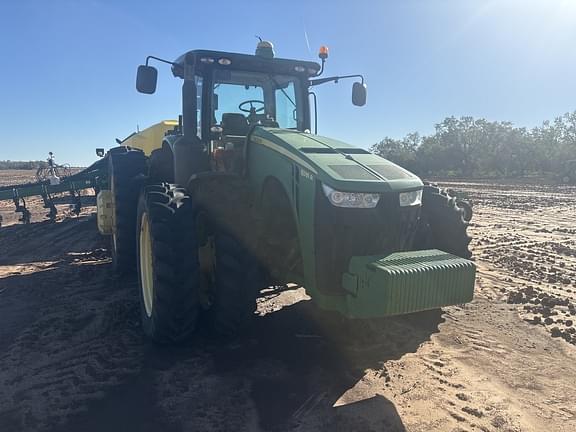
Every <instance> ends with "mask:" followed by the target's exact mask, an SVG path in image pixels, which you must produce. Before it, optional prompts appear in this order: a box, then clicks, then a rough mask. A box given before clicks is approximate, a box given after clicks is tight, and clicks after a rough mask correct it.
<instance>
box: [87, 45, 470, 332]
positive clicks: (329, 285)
mask: <svg viewBox="0 0 576 432" xmlns="http://www.w3.org/2000/svg"><path fill="white" fill-rule="evenodd" d="M327 57H328V50H327V49H326V48H325V47H322V48H321V50H320V59H321V63H316V62H309V61H301V60H288V59H280V58H275V56H274V50H273V47H272V44H270V43H269V42H265V41H263V42H260V43H259V44H258V47H257V49H256V53H255V55H247V54H236V53H229V52H218V51H206V50H196V51H189V52H187V53H185V54H184V55H182V56H181V57H179V58H178V59H176V60H175V61H174V62H170V61H167V60H163V59H159V58H157V57H152V56H150V57H148V58H147V59H146V64H145V65H141V66H139V67H138V74H137V82H136V87H137V90H138V91H139V92H141V93H146V94H151V93H154V92H155V91H156V81H157V73H158V72H157V70H156V69H155V68H154V67H152V66H150V65H149V62H150V61H151V60H156V61H160V62H164V63H168V64H170V65H171V68H172V73H173V75H174V76H175V77H176V78H179V79H181V80H183V84H182V114H181V116H180V117H179V119H178V120H177V121H163V122H161V123H158V124H157V125H155V126H153V127H151V128H149V129H146V130H144V131H141V132H138V133H135V134H133V135H131V136H130V137H128V138H127V139H126V140H124V141H120V142H119V143H120V146H119V147H117V148H114V149H112V150H110V151H109V152H108V153H107V155H106V158H107V160H108V161H107V162H108V178H107V181H106V182H105V183H106V184H105V186H104V187H103V189H102V191H101V192H100V193H99V196H98V221H99V227H100V230H101V232H102V233H103V234H108V235H111V237H112V242H111V243H112V256H113V263H114V267H115V268H116V270H117V271H119V272H122V273H130V272H132V271H135V272H136V273H137V276H138V280H139V286H140V298H141V316H142V324H143V328H144V331H145V333H146V334H147V335H148V336H149V337H151V338H152V339H154V340H156V341H158V342H161V343H170V342H179V341H182V340H184V339H187V338H188V337H190V335H192V334H193V332H194V331H195V330H196V329H197V327H198V326H199V322H206V321H205V320H204V319H203V320H199V317H200V316H202V317H208V322H209V323H210V325H211V326H212V327H213V328H214V330H216V331H217V332H219V333H222V334H224V335H234V334H236V333H238V332H239V331H240V330H241V329H242V328H243V326H244V325H245V324H246V323H247V321H248V320H249V319H250V317H251V316H253V315H254V311H255V309H256V299H257V296H258V295H259V292H260V291H261V290H262V289H263V288H265V287H267V286H272V285H274V286H282V285H284V284H289V283H296V284H298V285H300V286H303V287H305V289H306V291H307V293H308V294H309V295H310V296H311V298H312V299H313V301H315V302H316V303H317V305H318V307H319V308H320V309H324V310H329V311H335V312H338V313H340V314H341V315H343V316H344V317H347V318H350V319H370V318H377V317H384V316H389V315H397V314H407V313H411V312H416V311H422V310H427V309H436V308H439V307H442V306H446V305H453V304H459V303H465V302H468V301H470V300H471V299H472V295H473V290H474V278H475V266H474V264H473V263H472V262H471V261H469V258H470V256H471V254H470V251H469V249H468V244H469V242H470V237H469V236H468V235H467V233H466V229H467V225H468V221H469V218H470V214H469V212H468V211H464V207H465V206H464V207H463V206H462V203H459V202H458V200H457V199H456V198H453V197H451V196H450V195H449V194H447V193H446V192H444V191H443V190H441V189H439V188H438V187H436V186H434V185H429V184H424V183H423V182H422V181H421V180H420V179H419V178H418V177H417V176H415V175H414V174H412V173H410V172H408V171H406V170H405V169H403V168H401V167H400V166H397V165H395V164H393V163H391V162H389V161H388V160H386V159H383V158H381V157H379V156H376V155H374V154H371V153H370V152H368V151H367V150H364V149H362V148H358V147H354V146H352V145H349V144H346V143H344V142H341V141H337V140H335V139H332V138H327V137H324V136H319V135H317V134H316V133H313V132H312V130H313V127H314V130H315V129H316V121H314V122H312V118H314V119H316V118H317V116H316V96H315V95H314V93H313V92H312V89H313V88H314V87H315V86H318V85H321V84H323V83H327V82H338V81H341V80H344V79H346V78H357V79H358V81H357V82H355V83H354V84H353V87H352V103H353V104H354V105H357V106H362V105H364V104H365V102H366V86H365V84H364V78H363V77H362V76H361V75H346V76H331V77H322V78H320V75H321V74H322V73H323V70H324V64H325V60H326V58H327ZM311 112H312V113H313V115H311Z"/></svg>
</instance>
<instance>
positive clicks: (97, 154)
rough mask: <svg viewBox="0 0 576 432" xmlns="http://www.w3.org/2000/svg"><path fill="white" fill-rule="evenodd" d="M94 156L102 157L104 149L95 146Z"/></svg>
mask: <svg viewBox="0 0 576 432" xmlns="http://www.w3.org/2000/svg"><path fill="white" fill-rule="evenodd" d="M96 156H98V157H104V149H103V148H97V149H96Z"/></svg>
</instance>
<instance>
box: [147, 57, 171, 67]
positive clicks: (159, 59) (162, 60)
mask: <svg viewBox="0 0 576 432" xmlns="http://www.w3.org/2000/svg"><path fill="white" fill-rule="evenodd" d="M150 59H154V60H157V61H159V62H162V63H168V64H169V65H172V66H178V64H177V63H174V62H171V61H168V60H164V59H161V58H160V57H154V56H148V57H146V66H148V61H149V60H150Z"/></svg>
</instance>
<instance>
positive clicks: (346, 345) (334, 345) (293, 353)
mask: <svg viewBox="0 0 576 432" xmlns="http://www.w3.org/2000/svg"><path fill="white" fill-rule="evenodd" d="M441 314H442V312H441V311H439V310H438V311H431V312H425V313H418V314H412V315H407V316H402V317H393V318H387V319H380V320H373V321H370V322H362V321H361V322H354V321H346V320H339V319H337V318H336V317H334V316H331V315H329V314H327V313H325V312H322V311H319V310H318V309H317V308H316V307H315V305H314V304H313V302H312V301H299V302H297V303H295V304H292V305H289V306H286V307H283V308H282V309H280V310H277V311H275V312H271V313H268V314H266V315H264V316H258V317H257V318H256V319H255V320H254V323H253V325H252V326H251V328H250V330H249V332H247V334H245V335H244V336H243V337H242V338H241V339H240V340H238V341H236V343H234V344H232V345H230V344H226V343H220V344H218V343H210V342H209V343H208V344H207V349H208V351H209V352H210V353H211V355H212V357H213V361H214V371H213V372H214V373H216V374H219V375H228V374H231V375H236V374H239V375H244V376H247V377H248V379H249V380H250V381H251V393H250V397H251V399H252V401H253V403H254V405H255V407H256V410H257V411H258V418H259V422H260V427H261V428H262V429H263V430H270V431H283V430H292V429H298V430H326V431H332V430H363V431H369V430H390V431H403V430H405V427H404V426H403V422H402V420H401V418H400V416H399V414H398V412H397V410H396V408H395V406H394V404H393V403H392V402H391V401H389V400H388V399H386V398H385V397H384V396H382V395H380V394H377V395H375V396H374V395H373V394H372V395H370V397H366V398H360V399H361V400H352V401H348V400H347V398H346V397H344V398H343V396H344V394H345V393H346V392H347V391H349V390H350V389H353V388H354V387H355V386H356V385H357V384H358V383H359V382H360V381H361V380H362V379H363V377H364V376H365V375H366V372H367V371H368V370H376V371H382V372H381V374H383V375H384V374H386V368H385V366H384V363H385V362H386V361H388V360H395V359H399V358H401V357H402V356H403V355H405V354H406V353H411V352H415V351H416V350H417V349H418V347H419V346H420V345H421V344H422V343H423V342H425V341H428V340H430V337H431V335H432V334H434V333H437V332H438V331H439V330H438V326H439V324H440V323H441V322H442V321H443V319H442V317H441ZM270 365H273V366H272V367H270ZM262 366H264V367H263V368H262ZM262 369H264V370H262ZM271 369H272V370H271ZM384 382H385V379H383V380H382V384H383V385H384ZM375 390H376V389H375ZM376 391H377V390H376ZM373 427H375V429H373Z"/></svg>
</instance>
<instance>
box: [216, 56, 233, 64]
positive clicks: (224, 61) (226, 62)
mask: <svg viewBox="0 0 576 432" xmlns="http://www.w3.org/2000/svg"><path fill="white" fill-rule="evenodd" d="M218 63H219V64H221V65H222V66H229V65H231V64H232V60H230V59H228V58H225V57H222V58H221V59H218Z"/></svg>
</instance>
